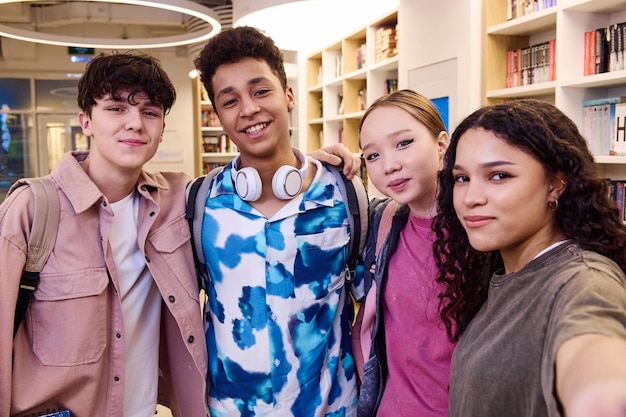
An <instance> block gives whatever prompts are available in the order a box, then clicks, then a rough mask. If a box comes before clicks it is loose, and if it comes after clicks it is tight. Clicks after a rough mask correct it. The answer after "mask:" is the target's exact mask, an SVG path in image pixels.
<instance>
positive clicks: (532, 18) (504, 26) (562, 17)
mask: <svg viewBox="0 0 626 417" xmlns="http://www.w3.org/2000/svg"><path fill="white" fill-rule="evenodd" d="M513 1H515V0H513ZM516 1H521V0H516ZM539 1H542V0H539ZM510 4H511V1H507V0H483V25H484V27H483V39H482V44H483V56H482V67H483V75H482V76H483V79H482V85H483V104H493V103H496V102H499V101H504V100H509V99H514V98H537V99H542V100H546V101H549V102H551V103H553V104H555V105H556V106H557V107H559V108H560V109H561V110H562V111H563V112H564V113H565V114H567V115H568V116H569V117H570V118H571V119H572V120H573V121H574V122H576V124H577V125H578V126H579V128H580V129H581V131H584V129H583V102H584V101H585V100H595V99H601V98H608V97H613V96H623V95H626V70H625V69H614V70H612V71H610V72H604V73H597V74H591V75H585V32H588V31H591V30H595V29H598V28H601V27H610V26H612V25H617V24H619V23H622V22H626V0H558V2H556V4H555V5H554V6H552V7H547V8H543V9H542V8H541V7H540V8H539V9H541V10H538V11H534V12H532V13H528V14H525V15H519V16H518V17H514V18H510V17H511V16H510V13H509V10H508V9H509V7H510ZM507 14H508V16H507ZM507 17H508V18H510V19H507ZM552 39H554V40H556V53H555V61H554V62H555V65H556V68H555V69H554V74H555V76H554V79H553V80H546V81H544V82H539V83H534V84H529V85H522V86H512V87H508V88H507V52H508V51H509V50H514V49H517V48H526V47H529V46H532V45H536V44H540V43H542V42H547V41H550V40H552ZM596 162H597V163H598V164H599V167H600V168H601V171H602V172H603V173H604V174H605V176H606V177H608V178H612V179H626V156H609V155H596Z"/></svg>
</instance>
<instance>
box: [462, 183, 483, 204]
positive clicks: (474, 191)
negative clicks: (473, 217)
mask: <svg viewBox="0 0 626 417" xmlns="http://www.w3.org/2000/svg"><path fill="white" fill-rule="evenodd" d="M454 193H455V194H457V193H459V194H461V195H460V197H461V199H460V200H461V202H462V203H463V204H464V205H465V206H467V207H475V206H480V205H483V204H485V203H486V202H487V196H486V195H485V192H484V189H483V187H482V186H481V184H480V181H468V182H466V183H464V184H463V186H462V187H461V186H458V185H455V187H454Z"/></svg>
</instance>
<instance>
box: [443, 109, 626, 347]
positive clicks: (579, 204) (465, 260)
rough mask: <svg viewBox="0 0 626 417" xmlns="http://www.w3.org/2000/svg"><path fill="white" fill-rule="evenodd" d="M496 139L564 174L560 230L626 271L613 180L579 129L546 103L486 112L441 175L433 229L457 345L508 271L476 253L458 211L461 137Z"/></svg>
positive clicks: (452, 149)
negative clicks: (479, 134) (455, 170)
mask: <svg viewBox="0 0 626 417" xmlns="http://www.w3.org/2000/svg"><path fill="white" fill-rule="evenodd" d="M476 128H482V129H485V130H487V131H490V132H493V133H494V134H495V135H496V136H497V137H498V138H500V139H502V140H504V141H506V142H507V143H508V144H509V145H512V146H515V147H516V148H518V149H521V150H522V151H524V152H526V153H527V154H528V155H531V156H532V157H534V158H535V159H536V160H537V161H539V163H540V164H541V165H542V166H543V169H544V171H545V174H546V176H552V175H554V174H555V173H557V172H559V171H560V172H563V173H564V174H565V177H566V184H567V186H566V189H565V192H564V193H563V195H562V196H561V197H560V198H559V204H558V207H557V210H556V223H557V226H558V227H559V228H560V229H561V230H562V231H563V232H564V233H565V235H566V236H567V237H568V239H571V240H573V241H575V242H576V243H578V244H579V245H580V246H581V247H582V248H583V249H587V250H591V251H594V252H597V253H600V254H602V255H604V256H606V257H608V258H610V259H612V260H613V261H615V262H616V263H617V264H618V265H619V267H620V268H621V269H622V270H624V271H626V227H625V226H624V224H623V222H622V219H621V216H620V214H619V211H618V209H617V206H616V204H615V203H614V202H613V201H611V199H610V198H609V193H608V187H609V185H608V181H607V180H606V179H604V178H602V177H601V176H600V175H599V174H598V172H597V169H596V165H595V162H594V158H593V156H592V155H591V153H590V152H589V149H588V147H587V142H586V141H585V138H584V137H583V136H582V135H581V134H580V132H579V131H578V128H577V127H576V124H575V123H574V122H573V121H572V120H571V119H569V118H568V117H567V116H566V115H565V114H563V112H561V111H560V110H559V109H557V108H556V107H555V106H553V105H551V104H549V103H547V102H543V101H538V100H531V99H524V100H515V101H511V102H507V103H503V104H497V105H493V106H487V107H483V108H481V109H479V110H476V111H475V112H474V113H472V114H471V115H469V116H468V117H466V118H465V119H464V120H463V121H462V122H461V123H460V124H459V125H458V127H457V128H456V130H455V131H454V133H453V134H452V138H451V141H450V146H449V147H448V151H447V153H446V155H445V157H444V167H443V170H442V171H441V173H440V176H439V187H440V189H439V194H438V205H439V212H438V215H437V217H436V218H435V220H434V222H433V229H434V231H435V233H436V235H437V238H436V241H435V243H434V247H433V250H434V253H435V259H437V262H438V268H439V275H438V278H437V281H438V282H440V283H441V284H443V288H444V290H443V291H442V292H441V294H440V295H439V297H440V302H441V303H440V314H441V318H442V320H443V321H444V323H445V325H446V329H447V332H448V336H449V338H450V339H451V340H453V341H456V340H458V339H459V336H460V334H461V332H462V330H463V328H464V327H465V325H466V324H467V323H468V321H469V320H471V318H472V317H473V316H474V315H475V314H476V313H477V312H478V310H479V309H480V307H481V306H482V305H483V303H484V302H485V300H486V299H487V289H488V286H489V280H490V278H491V276H492V274H493V273H494V272H495V271H496V270H497V269H499V268H501V267H502V260H501V258H500V253H499V252H498V251H493V252H479V251H477V250H475V249H473V248H472V247H471V245H470V243H469V239H468V236H467V233H466V232H465V229H464V228H463V226H462V225H461V222H460V221H459V219H458V217H457V215H456V212H455V210H454V205H453V194H454V183H455V181H454V177H453V175H452V167H453V166H454V164H455V161H456V153H457V146H458V143H459V140H460V138H461V137H462V136H463V134H464V133H465V132H467V131H468V130H470V129H476Z"/></svg>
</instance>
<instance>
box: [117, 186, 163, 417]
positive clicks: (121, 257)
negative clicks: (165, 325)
mask: <svg viewBox="0 0 626 417" xmlns="http://www.w3.org/2000/svg"><path fill="white" fill-rule="evenodd" d="M111 209H112V210H113V212H114V213H115V218H114V220H113V227H112V229H111V235H110V244H111V248H112V249H113V259H114V260H115V266H116V268H117V275H118V277H119V280H120V282H119V285H120V297H121V298H122V314H123V317H124V335H123V337H124V339H125V342H126V379H125V385H124V416H125V417H150V416H154V413H155V410H156V403H157V389H158V375H159V335H160V331H159V330H160V317H161V295H160V293H159V290H158V288H157V286H156V284H155V282H154V280H153V279H152V274H150V271H149V270H148V268H147V266H146V261H145V259H144V256H143V254H142V253H141V251H140V250H139V246H138V244H137V218H138V213H139V197H138V195H137V194H136V193H135V192H133V193H131V194H129V195H128V196H127V197H125V198H124V199H122V200H120V201H118V202H115V203H112V204H111Z"/></svg>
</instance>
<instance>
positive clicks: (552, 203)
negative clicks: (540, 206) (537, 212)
mask: <svg viewBox="0 0 626 417" xmlns="http://www.w3.org/2000/svg"><path fill="white" fill-rule="evenodd" d="M548 208H549V209H550V211H551V212H553V213H554V212H555V211H557V210H558V208H559V200H554V201H550V202H549V203H548Z"/></svg>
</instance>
